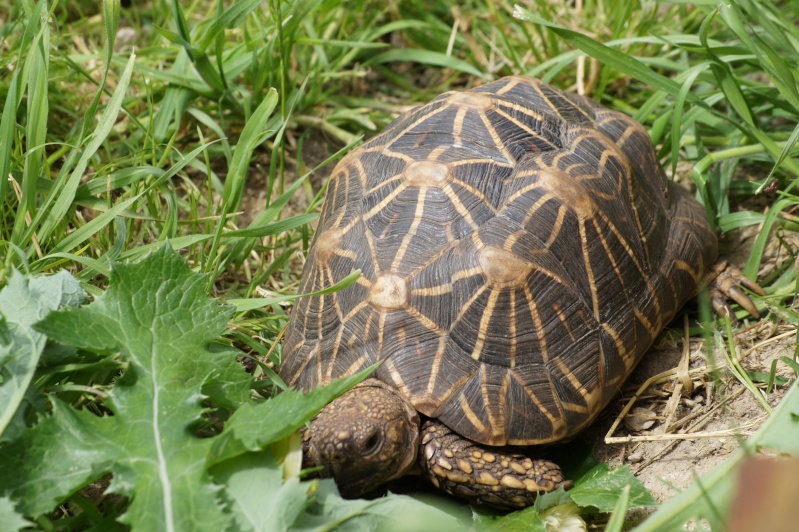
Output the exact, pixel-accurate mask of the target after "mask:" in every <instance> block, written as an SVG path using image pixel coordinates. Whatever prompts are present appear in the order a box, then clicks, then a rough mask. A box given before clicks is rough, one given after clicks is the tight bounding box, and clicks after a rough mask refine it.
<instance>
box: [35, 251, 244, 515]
mask: <svg viewBox="0 0 799 532" xmlns="http://www.w3.org/2000/svg"><path fill="white" fill-rule="evenodd" d="M206 283H207V279H206V276H204V275H201V274H196V273H193V272H192V271H191V270H189V268H188V267H187V266H186V264H185V263H184V261H183V260H182V259H181V258H180V257H179V256H178V255H177V254H176V253H175V252H174V251H172V250H171V248H169V246H168V245H164V246H162V247H161V249H159V250H158V251H156V252H155V253H153V254H151V255H149V256H148V257H146V258H145V259H144V260H142V261H141V262H138V263H134V264H118V265H115V266H114V267H113V268H112V273H111V278H110V284H109V288H108V290H107V291H106V292H105V294H103V295H102V296H99V297H97V298H96V299H95V301H94V302H93V303H92V304H91V305H87V306H84V307H81V308H79V309H71V310H66V311H60V312H54V313H51V314H50V315H49V316H48V317H47V318H46V319H45V320H43V321H42V322H40V323H39V324H38V326H37V329H38V330H39V331H41V332H43V333H45V334H47V335H48V337H49V338H50V339H51V340H53V341H56V342H59V343H62V344H66V345H71V346H74V347H78V348H81V349H84V350H87V351H92V352H99V353H104V352H116V351H119V352H120V354H121V358H122V359H123V360H124V361H126V362H127V363H128V367H127V369H126V370H125V372H124V374H123V375H122V376H121V377H120V378H118V379H117V380H116V382H115V384H114V386H113V388H112V389H111V391H110V392H109V396H108V399H107V401H106V406H107V407H108V408H110V409H111V410H112V411H113V413H114V415H113V416H107V417H105V418H96V419H91V421H88V420H89V419H90V418H88V417H87V416H88V414H82V413H81V414H75V413H72V416H73V417H76V418H81V417H82V418H83V421H85V422H86V424H87V425H91V430H90V431H88V432H86V431H83V430H81V428H78V429H74V430H73V432H74V434H73V435H72V436H71V437H72V440H74V442H75V446H76V447H75V449H74V452H75V453H79V451H80V449H82V450H83V452H84V453H85V455H86V458H80V459H79V458H77V457H76V458H74V459H71V460H70V459H67V460H65V461H64V466H63V467H64V468H68V467H75V468H78V469H81V470H82V471H83V473H84V474H82V475H80V476H79V477H77V478H75V479H74V482H73V483H72V485H71V486H70V485H66V484H64V482H66V480H65V481H64V482H62V483H60V484H59V486H60V489H59V490H57V492H56V493H51V494H50V496H49V498H47V499H46V500H41V499H40V498H37V497H34V495H36V494H35V493H34V494H31V495H30V496H26V497H25V501H24V503H25V504H26V505H28V506H29V507H30V508H32V509H35V510H36V511H41V510H42V509H43V508H46V507H48V506H47V505H48V504H50V503H51V502H52V501H53V500H54V499H58V498H63V497H66V496H68V495H69V494H70V493H71V492H72V491H74V490H76V489H78V488H80V487H81V486H82V485H83V484H84V483H85V481H86V480H87V479H90V477H94V473H96V472H98V471H100V470H102V471H106V470H108V471H110V472H112V473H113V475H114V480H113V483H112V485H111V488H110V489H111V490H112V491H114V492H117V493H120V494H123V495H126V496H128V497H131V498H132V503H131V505H130V507H129V509H128V512H127V513H126V514H125V515H124V516H123V517H122V519H121V520H122V521H123V522H124V523H126V524H128V525H131V526H133V527H134V528H138V529H140V530H199V529H207V530H220V529H223V528H225V524H226V521H227V517H226V516H225V515H223V512H222V508H221V506H220V503H219V501H218V493H217V491H218V488H217V487H216V486H214V485H213V484H212V483H211V481H210V479H209V478H208V475H207V473H206V471H205V457H206V455H207V454H208V451H209V450H210V446H211V440H209V439H200V438H198V437H196V436H194V435H193V433H192V427H193V425H194V424H196V423H197V421H198V420H199V418H200V414H201V413H202V406H201V401H202V400H203V395H202V393H201V389H202V387H203V385H204V384H205V383H206V382H207V381H209V380H212V379H214V377H215V375H217V374H218V372H219V367H218V364H219V363H220V357H222V358H221V360H223V361H224V359H225V358H227V359H232V357H229V356H228V355H226V354H224V352H223V354H222V355H220V354H219V353H218V352H217V353H213V352H211V351H209V349H208V345H209V344H210V343H211V342H212V341H213V340H214V339H216V338H217V337H218V335H219V334H221V333H222V332H223V331H224V330H225V329H226V325H227V320H228V318H229V317H230V316H231V314H232V308H230V307H222V306H221V305H219V303H217V302H216V301H215V300H213V299H211V298H210V297H208V295H207V294H206V292H205V287H206ZM230 363H232V362H230ZM56 422H58V419H54V420H53V421H52V422H51V423H56ZM43 423H45V421H43V422H42V424H43ZM60 440H63V443H62V442H61V441H60ZM81 440H82V441H81ZM37 441H38V439H36V438H34V440H32V442H31V447H32V448H33V449H36V448H37V447H36V446H35V445H34V443H36V442H37ZM52 441H59V449H61V445H65V446H68V445H69V442H70V438H69V437H68V436H67V435H65V434H61V435H60V437H59V438H55V440H52V439H51V440H50V441H49V442H48V444H49V445H45V444H43V443H41V444H40V445H41V446H42V450H41V452H39V453H36V454H33V455H31V456H30V457H29V462H30V463H38V462H37V459H38V461H39V462H43V463H44V462H46V461H50V460H56V459H57V456H58V455H59V454H60V453H61V452H62V451H59V453H52V452H50V453H49V454H48V453H47V452H45V450H46V449H49V448H51V447H50V446H51V445H52V443H51V442H52ZM78 442H79V443H78ZM50 467H51V468H54V467H56V466H54V465H51V466H50ZM39 473H40V474H39ZM88 473H92V474H91V475H89V474H88ZM37 474H39V475H38V476H37ZM46 474H52V471H47V468H42V467H37V468H35V469H34V470H33V472H32V473H31V474H30V475H31V477H30V478H28V479H27V483H28V484H30V483H33V482H44V483H46V481H47V476H46ZM67 488H68V489H67ZM33 513H36V512H33Z"/></svg>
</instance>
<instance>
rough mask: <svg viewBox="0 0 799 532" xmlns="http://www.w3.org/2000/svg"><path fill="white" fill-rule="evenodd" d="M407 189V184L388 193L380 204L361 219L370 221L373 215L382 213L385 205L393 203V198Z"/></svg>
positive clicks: (402, 184) (400, 185)
mask: <svg viewBox="0 0 799 532" xmlns="http://www.w3.org/2000/svg"><path fill="white" fill-rule="evenodd" d="M407 188H408V185H407V184H405V183H401V184H399V185H398V186H397V188H395V189H394V190H392V191H391V192H389V193H388V195H387V196H386V197H385V198H383V199H382V200H381V201H380V203H378V204H377V205H375V206H374V207H372V208H371V209H369V212H367V213H366V214H364V215H363V219H364V220H369V219H371V218H372V217H373V216H374V215H375V214H377V213H378V212H380V211H382V210H383V209H384V208H385V206H386V205H388V204H389V203H391V202H392V201H394V198H396V197H397V196H399V195H400V194H401V193H402V192H403V191H404V190H405V189H407Z"/></svg>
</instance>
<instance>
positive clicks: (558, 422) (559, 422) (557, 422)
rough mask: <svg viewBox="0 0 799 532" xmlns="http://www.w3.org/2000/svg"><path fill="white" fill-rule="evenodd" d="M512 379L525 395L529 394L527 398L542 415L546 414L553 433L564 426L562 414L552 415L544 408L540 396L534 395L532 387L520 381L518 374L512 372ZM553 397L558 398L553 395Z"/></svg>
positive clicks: (557, 402)
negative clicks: (556, 428) (558, 427)
mask: <svg viewBox="0 0 799 532" xmlns="http://www.w3.org/2000/svg"><path fill="white" fill-rule="evenodd" d="M511 377H512V378H513V379H514V380H515V381H516V382H517V383H518V384H519V386H520V387H521V389H522V390H524V393H525V394H527V397H529V398H530V400H531V401H532V402H533V404H535V406H536V407H538V409H539V410H540V411H541V413H542V414H544V416H545V417H546V418H547V419H548V420H549V422H550V423H552V428H553V431H554V428H555V427H557V426H563V425H564V422H563V413H562V412H561V415H560V416H554V415H552V412H550V411H549V410H547V409H546V407H545V406H544V403H542V402H541V400H540V399H539V398H538V396H537V395H536V394H535V393H533V390H532V386H530V385H529V384H527V383H524V382H522V381H521V380H519V376H518V375H516V373H514V372H511ZM553 397H556V396H554V395H553ZM559 403H560V401H558V400H556V401H555V404H556V405H557V404H559Z"/></svg>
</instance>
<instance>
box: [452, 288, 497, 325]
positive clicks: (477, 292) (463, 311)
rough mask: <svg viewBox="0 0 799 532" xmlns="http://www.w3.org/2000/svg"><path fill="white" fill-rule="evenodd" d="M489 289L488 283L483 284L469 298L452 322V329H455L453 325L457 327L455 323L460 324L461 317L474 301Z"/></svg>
mask: <svg viewBox="0 0 799 532" xmlns="http://www.w3.org/2000/svg"><path fill="white" fill-rule="evenodd" d="M487 289H488V286H487V285H483V286H481V287H480V288H478V289H477V291H476V292H475V293H474V295H473V296H472V297H470V298H469V301H467V302H466V303H465V304H464V305H463V307H462V308H461V309H460V311H459V312H458V315H457V316H456V317H455V320H454V321H453V322H452V325H450V329H449V330H450V331H451V330H452V329H453V327H455V325H457V324H458V322H459V321H461V318H463V315H464V314H466V313H467V312H468V311H469V307H470V306H471V305H472V303H474V302H475V301H476V300H477V298H478V297H480V296H481V295H483V292H485V291H486V290H487Z"/></svg>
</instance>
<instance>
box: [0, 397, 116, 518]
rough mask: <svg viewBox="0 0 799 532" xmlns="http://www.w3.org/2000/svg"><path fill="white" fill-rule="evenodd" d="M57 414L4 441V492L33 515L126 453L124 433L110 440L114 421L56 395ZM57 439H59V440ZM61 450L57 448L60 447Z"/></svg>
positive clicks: (0, 477) (0, 451)
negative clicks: (76, 408)
mask: <svg viewBox="0 0 799 532" xmlns="http://www.w3.org/2000/svg"><path fill="white" fill-rule="evenodd" d="M52 408H53V411H52V414H51V415H49V416H47V417H46V418H44V419H42V420H41V421H40V422H39V424H38V425H36V426H35V427H33V428H31V429H28V430H26V431H24V432H23V433H22V435H21V436H20V437H19V438H17V439H16V440H14V441H13V442H11V443H9V444H7V445H4V446H2V447H0V463H3V464H13V466H12V467H2V468H0V493H5V494H7V495H9V496H11V498H12V499H13V500H14V501H16V502H17V505H18V508H19V509H20V510H21V511H22V512H23V513H24V514H25V515H29V516H32V517H35V516H38V515H41V514H43V513H45V512H49V511H51V510H52V509H53V508H54V507H55V506H56V505H57V504H59V503H60V502H61V501H63V500H64V499H65V498H66V497H67V496H69V495H70V494H71V493H73V492H75V491H77V490H78V489H79V488H81V487H83V486H85V485H86V484H88V483H89V482H91V481H93V480H97V479H99V478H100V477H102V476H103V475H104V474H105V473H107V472H108V471H110V470H111V461H112V460H113V457H114V454H115V453H116V454H119V455H120V456H124V455H123V454H122V453H124V452H125V449H124V447H123V446H122V445H118V442H116V441H114V440H118V439H119V437H120V435H116V437H115V438H112V439H111V440H109V439H108V438H107V437H108V433H109V430H108V428H109V425H113V424H114V423H113V421H111V420H108V419H103V418H99V417H97V416H95V415H93V414H90V413H88V412H84V411H79V410H75V409H73V408H71V407H69V406H68V405H65V404H64V403H62V402H61V401H59V400H58V399H53V400H52ZM54 442H57V445H54ZM56 450H57V451H56Z"/></svg>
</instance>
